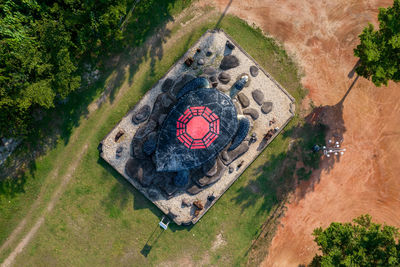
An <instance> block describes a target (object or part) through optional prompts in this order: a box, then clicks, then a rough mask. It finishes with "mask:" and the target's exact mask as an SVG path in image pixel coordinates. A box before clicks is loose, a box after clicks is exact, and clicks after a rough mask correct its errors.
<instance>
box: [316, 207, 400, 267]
mask: <svg viewBox="0 0 400 267" xmlns="http://www.w3.org/2000/svg"><path fill="white" fill-rule="evenodd" d="M353 222H354V223H353V224H352V223H338V222H333V223H331V225H330V226H329V227H328V228H326V229H322V228H317V229H315V230H314V233H313V235H314V236H315V239H314V241H315V242H316V243H317V244H318V246H319V250H320V251H321V252H322V255H316V256H315V257H314V259H313V262H312V266H400V243H399V241H398V238H399V232H398V229H397V228H395V227H393V226H388V225H384V226H382V225H380V224H376V223H373V222H372V219H371V216H370V215H368V214H367V215H361V216H360V217H358V218H356V219H354V220H353Z"/></svg>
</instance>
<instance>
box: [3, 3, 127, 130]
mask: <svg viewBox="0 0 400 267" xmlns="http://www.w3.org/2000/svg"><path fill="white" fill-rule="evenodd" d="M127 2H130V3H132V2H133V0H100V1H84V0H55V1H54V0H53V1H48V0H44V1H37V0H29V1H27V0H6V1H1V2H0V137H1V136H15V135H18V136H21V135H23V134H25V133H26V132H27V131H29V127H30V126H32V125H31V124H30V120H31V119H32V116H31V113H32V110H33V109H34V108H46V109H48V108H51V107H54V103H55V101H56V100H62V99H64V98H65V97H66V96H67V95H68V94H70V93H71V92H72V91H74V90H76V89H77V88H78V87H79V86H80V75H79V67H80V63H82V60H81V59H82V58H83V57H85V56H89V57H96V56H98V55H100V54H101V53H102V52H104V51H108V50H109V48H110V46H112V45H113V44H115V42H116V41H118V40H120V39H121V36H122V35H121V31H120V23H121V21H122V19H123V17H124V16H125V14H126V13H127V9H128V6H129V3H127Z"/></svg>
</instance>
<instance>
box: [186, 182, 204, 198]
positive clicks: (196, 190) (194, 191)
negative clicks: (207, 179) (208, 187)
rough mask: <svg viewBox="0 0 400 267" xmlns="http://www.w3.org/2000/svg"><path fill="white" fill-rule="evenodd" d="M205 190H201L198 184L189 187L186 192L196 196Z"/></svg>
mask: <svg viewBox="0 0 400 267" xmlns="http://www.w3.org/2000/svg"><path fill="white" fill-rule="evenodd" d="M203 190H204V188H200V187H199V186H198V185H197V184H193V185H192V186H191V187H189V188H188V189H187V190H186V192H188V193H189V194H191V195H196V194H198V193H200V192H201V191H203Z"/></svg>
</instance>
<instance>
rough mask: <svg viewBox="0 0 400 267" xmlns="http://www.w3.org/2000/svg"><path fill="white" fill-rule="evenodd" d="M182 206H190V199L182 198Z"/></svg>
mask: <svg viewBox="0 0 400 267" xmlns="http://www.w3.org/2000/svg"><path fill="white" fill-rule="evenodd" d="M181 204H182V207H190V206H192V203H190V200H189V199H188V198H184V199H182V203H181Z"/></svg>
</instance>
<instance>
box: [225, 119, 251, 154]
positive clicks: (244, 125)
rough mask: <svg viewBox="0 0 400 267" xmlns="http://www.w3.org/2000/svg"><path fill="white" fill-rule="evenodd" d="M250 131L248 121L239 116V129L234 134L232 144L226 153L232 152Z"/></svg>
mask: <svg viewBox="0 0 400 267" xmlns="http://www.w3.org/2000/svg"><path fill="white" fill-rule="evenodd" d="M249 130H250V121H249V119H248V118H246V117H245V116H240V118H239V128H238V130H237V132H236V135H235V136H234V137H233V140H232V144H231V146H230V147H229V148H228V151H231V150H234V149H235V148H237V147H238V146H239V145H240V144H241V143H242V142H243V140H244V139H245V138H246V136H247V134H248V133H249Z"/></svg>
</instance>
